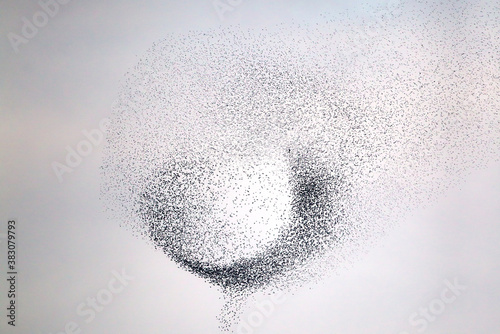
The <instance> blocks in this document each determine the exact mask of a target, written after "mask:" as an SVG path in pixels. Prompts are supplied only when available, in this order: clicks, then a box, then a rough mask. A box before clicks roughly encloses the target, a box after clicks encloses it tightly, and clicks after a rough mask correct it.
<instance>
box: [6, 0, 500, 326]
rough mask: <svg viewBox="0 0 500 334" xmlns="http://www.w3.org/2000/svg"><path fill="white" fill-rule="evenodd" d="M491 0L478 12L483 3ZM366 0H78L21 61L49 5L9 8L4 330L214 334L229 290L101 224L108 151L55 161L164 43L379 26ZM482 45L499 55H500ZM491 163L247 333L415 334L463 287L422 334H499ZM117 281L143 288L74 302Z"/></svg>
mask: <svg viewBox="0 0 500 334" xmlns="http://www.w3.org/2000/svg"><path fill="white" fill-rule="evenodd" d="M388 2H389V1H383V0H380V1H375V0H373V1H371V2H369V3H371V5H372V6H375V4H379V5H380V6H382V7H383V6H387V3H388ZM491 2H492V1H478V2H476V3H477V8H481V6H488V5H489V4H490V3H491ZM362 3H364V4H366V3H367V2H354V3H350V2H346V1H340V0H337V1H320V0H316V1H305V0H304V1H301V0H294V1H264V0H259V1H255V0H252V1H251V0H243V1H242V2H241V4H240V5H237V6H236V7H235V8H234V10H233V11H232V12H228V13H226V14H225V19H224V20H220V18H219V16H218V15H217V11H216V10H215V9H214V7H213V5H212V1H211V0H196V1H176V2H174V1H159V0H158V1H143V2H135V1H107V2H104V3H103V2H100V1H85V2H81V1H78V0H72V1H69V3H67V4H64V5H60V7H59V9H58V12H57V13H55V15H54V17H50V18H49V19H48V22H47V24H46V25H45V26H43V27H42V28H39V31H38V32H37V33H36V34H35V36H34V37H33V38H32V39H30V40H29V41H28V43H26V44H21V45H19V52H15V51H14V50H13V48H12V46H11V44H10V43H9V40H8V38H7V36H8V34H9V33H11V32H13V33H16V34H21V29H22V24H23V23H22V22H23V21H22V18H23V17H26V18H28V19H29V20H32V17H33V15H34V14H36V13H37V12H39V11H40V10H41V7H40V6H39V4H38V3H37V1H17V2H7V1H2V2H0V15H1V19H0V36H1V39H0V50H1V54H0V69H1V71H0V73H2V75H1V77H0V94H1V95H0V138H1V140H2V145H1V149H0V189H1V190H0V219H1V222H2V224H1V225H0V226H1V227H0V234H1V233H5V224H6V221H7V220H9V219H16V221H17V222H18V229H17V234H18V264H19V270H18V271H19V281H18V293H19V297H18V299H17V303H18V316H17V324H18V325H17V326H16V328H15V329H14V328H11V327H10V326H8V325H7V324H6V317H5V316H4V313H5V307H6V306H5V305H6V300H7V299H6V290H7V285H6V281H5V279H4V277H5V271H6V270H5V267H4V265H3V264H4V263H5V254H6V251H5V243H4V242H3V243H2V244H0V250H1V254H0V258H1V261H0V263H1V264H2V269H1V271H0V278H1V280H0V296H1V297H0V304H1V305H0V307H1V309H2V310H3V311H2V314H0V319H2V320H1V322H0V331H1V332H2V333H23V334H24V333H36V334H48V333H54V334H55V333H59V332H61V331H64V327H65V326H66V325H67V324H68V323H70V322H72V321H73V322H75V323H77V324H79V325H80V328H81V329H82V333H92V334H101V333H103V334H104V333H122V334H128V333H130V334H136V333H146V334H155V333H175V334H183V333H218V329H217V326H218V323H217V320H216V317H217V315H218V313H219V309H220V307H221V306H222V300H221V294H220V293H219V292H218V291H217V290H216V289H215V288H211V287H210V286H209V285H208V284H206V283H205V282H203V281H202V280H201V279H199V278H197V277H194V276H193V275H191V274H188V273H186V272H185V271H183V270H180V269H178V268H177V267H176V265H174V264H173V263H172V262H171V261H170V260H169V259H167V258H166V257H165V256H164V255H163V254H162V253H161V252H159V251H155V250H154V249H152V248H150V247H149V246H148V245H146V244H145V243H143V242H142V241H140V240H138V239H136V238H134V237H133V236H132V235H131V234H130V233H129V231H127V230H125V229H122V228H120V227H119V222H118V221H113V220H107V219H106V218H105V216H104V214H102V204H101V203H100V201H99V166H100V162H101V158H102V144H99V145H97V146H96V147H94V149H93V151H92V153H91V154H89V155H88V156H87V157H84V159H83V161H82V163H81V164H79V165H78V166H77V167H75V168H74V170H73V171H72V172H71V173H68V174H64V179H63V182H59V181H58V178H57V176H56V175H55V173H54V171H53V168H52V163H53V162H54V161H59V162H63V161H64V159H65V157H66V155H67V151H66V147H67V146H70V147H76V145H78V143H79V142H81V140H82V139H84V138H85V137H84V136H83V135H82V130H91V129H95V128H97V127H98V125H99V122H100V121H101V120H102V119H103V118H105V117H110V113H111V106H112V104H113V102H114V100H115V99H116V98H117V94H118V92H119V90H120V87H121V85H122V83H123V79H124V75H125V73H126V72H127V71H129V70H130V69H131V68H132V67H133V66H134V65H135V64H136V62H137V61H138V59H139V58H140V55H141V54H143V53H144V52H145V51H146V50H147V49H148V48H149V47H150V46H151V45H152V43H153V42H155V41H157V40H158V39H161V38H162V37H164V36H166V35H171V34H183V33H186V32H188V31H189V30H207V29H220V27H231V25H235V24H239V25H241V26H242V27H254V28H259V27H268V26H272V25H274V24H279V23H282V22H291V21H294V20H295V21H304V22H315V21H316V20H317V19H318V17H319V16H320V15H321V14H322V13H336V12H341V11H344V10H346V9H350V10H351V11H352V12H354V11H357V12H358V13H360V15H368V16H369V12H370V8H372V9H371V10H373V7H370V6H368V5H362ZM492 29H493V28H492ZM492 31H494V32H498V29H497V30H492ZM484 47H485V48H490V49H489V51H491V52H497V53H498V51H499V50H498V44H496V45H489V46H488V45H485V46H484ZM469 51H470V52H473V51H474V49H473V50H469ZM497 70H498V69H497ZM497 74H498V73H497ZM491 95H492V96H498V90H497V91H493V92H492V93H491ZM497 106H498V102H497ZM497 115H498V114H497ZM496 130H497V131H499V129H496ZM489 135H490V136H491V137H492V138H498V136H499V135H498V132H496V133H490V134H489ZM497 149H498V147H497ZM497 153H498V151H497ZM495 159H496V162H495V161H494V160H495ZM487 160H490V161H489V162H488V163H487V166H486V167H485V168H483V169H479V170H473V171H471V172H470V174H469V175H468V176H467V177H466V178H464V179H463V180H462V181H461V182H460V183H459V184H458V185H455V186H452V187H450V188H449V189H448V190H447V191H446V192H445V193H443V194H441V195H439V196H438V200H437V201H435V202H433V203H430V204H428V206H427V207H425V208H423V209H420V210H418V211H417V212H413V213H412V214H411V215H409V216H408V217H406V218H404V219H403V220H402V221H401V222H400V224H399V225H398V226H397V227H396V228H394V229H393V230H390V231H389V232H388V235H387V236H386V237H384V238H383V239H382V240H381V241H380V243H379V244H377V245H375V246H374V247H373V248H372V249H371V250H370V252H369V253H368V254H367V255H365V256H362V257H360V259H359V260H357V261H356V262H354V263H353V264H352V265H351V268H350V269H349V270H343V271H341V272H339V273H338V274H337V275H334V276H330V277H327V278H326V279H325V280H324V281H323V282H322V283H320V284H318V285H314V286H312V287H311V289H300V290H298V291H297V292H296V293H295V294H294V295H287V297H286V301H285V302H283V303H282V304H280V305H277V306H276V309H275V311H274V312H273V314H272V315H271V316H269V317H266V319H265V321H264V323H263V324H262V325H259V326H256V327H254V328H252V331H253V332H254V333H273V334H277V333H289V334H293V333H308V334H313V333H343V334H349V333H353V334H358V333H384V334H385V333H395V334H399V333H401V332H404V331H407V332H408V333H417V330H416V329H417V327H415V326H411V324H410V323H409V322H408V318H409V317H410V315H411V314H412V313H414V312H419V308H421V307H427V306H428V304H429V303H430V302H432V301H433V300H435V299H436V298H440V294H441V291H442V290H443V289H444V288H446V283H444V282H445V280H450V281H453V280H455V279H458V281H459V282H460V283H462V284H464V285H466V287H467V288H466V290H465V291H464V292H463V293H462V294H461V295H460V296H457V298H456V301H454V302H453V303H450V304H447V305H446V309H445V310H444V312H443V313H442V314H441V315H438V316H437V317H436V319H435V320H433V321H429V323H428V328H427V329H426V331H425V332H426V333H485V334H489V333H497V332H499V330H500V322H499V321H498V320H497V315H498V314H499V313H500V302H499V300H500V269H499V268H500V260H499V259H500V246H499V243H498V240H500V173H499V171H500V163H499V162H498V154H497V156H494V155H491V156H488V159H487ZM122 270H125V271H126V273H128V274H129V275H130V276H133V277H134V279H133V280H131V281H130V282H129V284H128V285H127V286H126V287H124V289H123V291H121V292H120V293H117V294H115V295H113V301H112V302H110V303H109V304H108V305H105V306H104V309H103V310H102V311H101V312H99V313H97V314H96V317H95V319H94V320H92V321H90V322H89V323H86V322H85V319H86V318H85V317H82V316H80V315H79V314H78V311H77V309H78V306H79V305H80V304H81V303H82V302H85V301H86V300H87V298H88V297H95V296H96V295H98V293H99V291H101V290H102V289H106V288H108V286H109V282H110V280H111V279H113V277H114V276H113V271H118V272H121V271H122ZM108 289H109V288H108ZM249 312H250V313H251V312H252V308H250V310H249ZM250 313H247V315H248V314H250Z"/></svg>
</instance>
